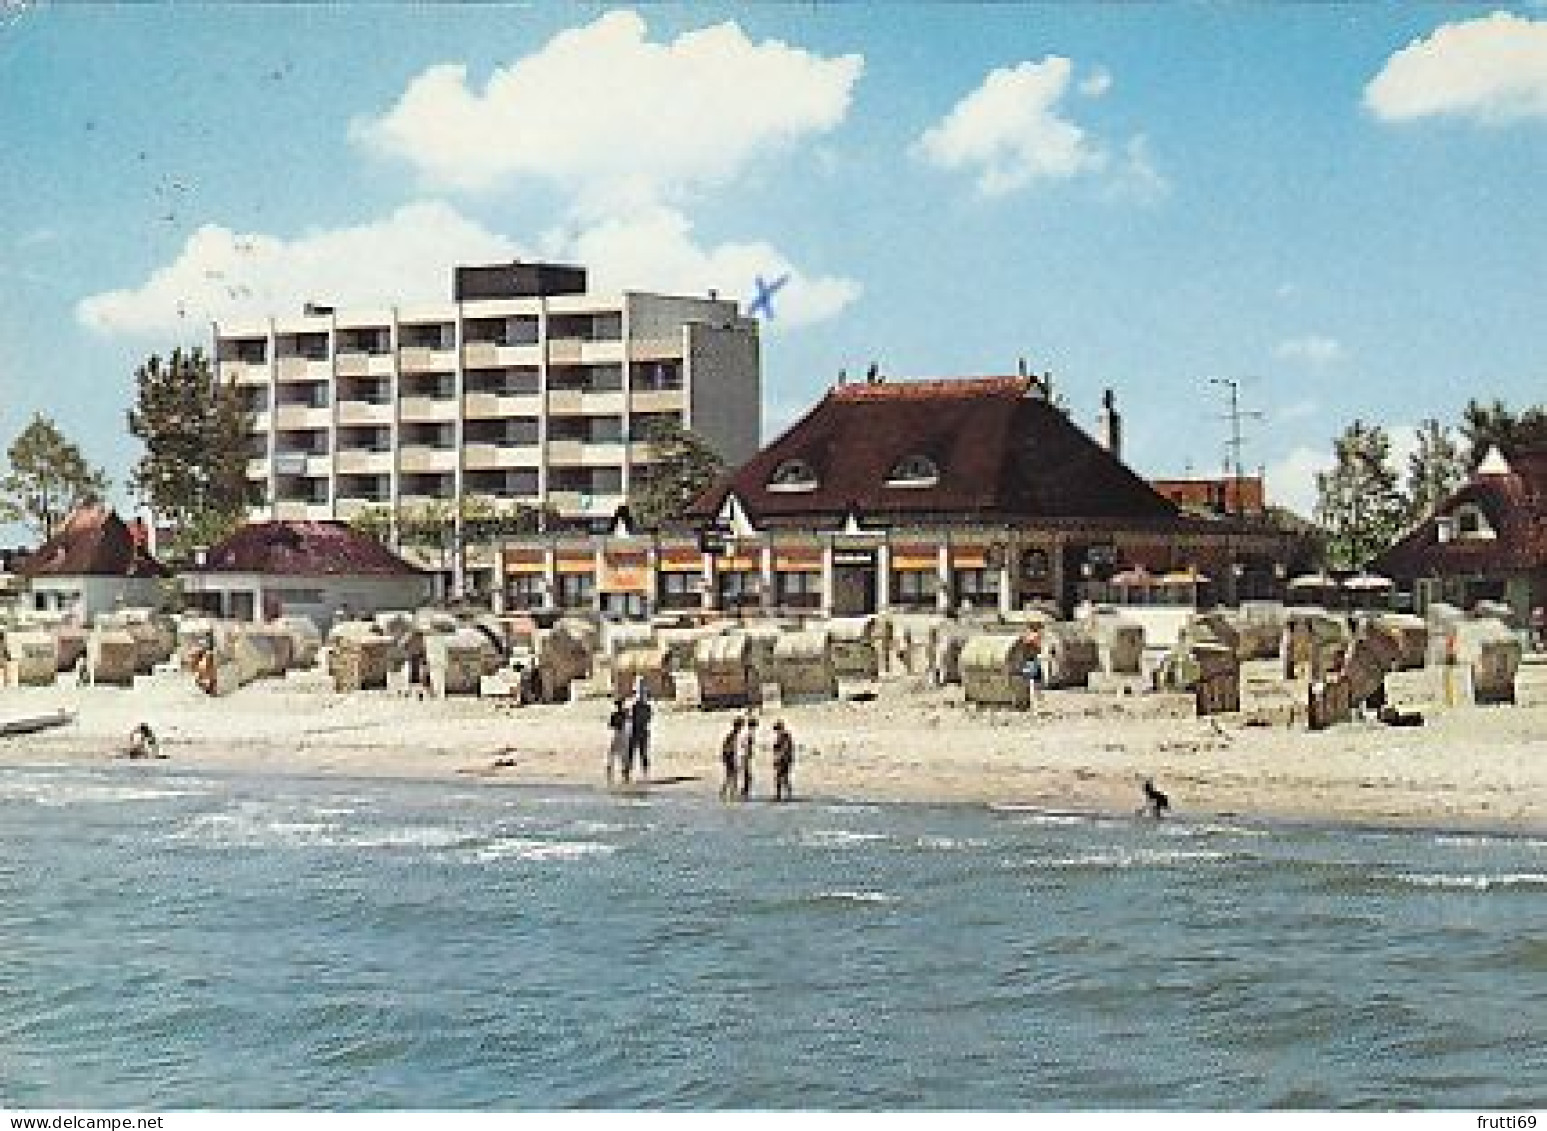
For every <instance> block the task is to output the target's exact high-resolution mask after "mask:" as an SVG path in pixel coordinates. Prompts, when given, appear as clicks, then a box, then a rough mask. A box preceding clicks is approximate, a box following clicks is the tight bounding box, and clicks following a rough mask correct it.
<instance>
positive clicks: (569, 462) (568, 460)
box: [548, 440, 585, 467]
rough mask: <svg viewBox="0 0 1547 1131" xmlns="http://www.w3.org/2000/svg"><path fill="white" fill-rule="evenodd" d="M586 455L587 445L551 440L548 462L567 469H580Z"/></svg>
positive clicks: (579, 442)
mask: <svg viewBox="0 0 1547 1131" xmlns="http://www.w3.org/2000/svg"><path fill="white" fill-rule="evenodd" d="M584 454H585V444H583V443H582V442H581V441H579V440H549V441H548V462H549V463H551V464H562V465H564V466H566V467H579V466H580V461H581V457H582V456H583V455H584Z"/></svg>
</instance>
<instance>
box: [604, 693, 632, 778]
mask: <svg viewBox="0 0 1547 1131" xmlns="http://www.w3.org/2000/svg"><path fill="white" fill-rule="evenodd" d="M607 729H608V730H609V731H611V732H612V733H611V737H610V738H608V740H607V784H608V785H611V784H612V779H613V775H614V773H616V771H617V770H618V768H619V767H621V766H622V765H623V760H624V759H625V758H626V757H627V756H628V703H627V702H626V701H625V700H624V699H623V697H622V696H621V695H620V696H618V698H617V699H616V700H614V702H613V705H612V714H610V715H608V716H607Z"/></svg>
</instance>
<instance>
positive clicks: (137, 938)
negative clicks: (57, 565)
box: [0, 762, 1547, 1111]
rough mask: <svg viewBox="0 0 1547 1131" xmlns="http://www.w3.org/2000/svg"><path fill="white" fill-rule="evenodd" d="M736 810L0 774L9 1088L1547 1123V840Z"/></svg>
mask: <svg viewBox="0 0 1547 1131" xmlns="http://www.w3.org/2000/svg"><path fill="white" fill-rule="evenodd" d="M711 789H712V784H709V783H704V782H696V783H693V782H690V783H683V784H681V785H677V786H670V787H660V788H657V789H655V790H653V791H651V792H649V793H647V794H645V795H643V796H637V797H621V796H612V795H607V794H604V793H599V792H596V793H593V792H584V791H562V790H555V789H535V788H523V787H515V786H510V785H505V784H499V783H493V782H480V781H474V780H471V779H470V780H468V781H466V782H462V781H456V782H450V783H423V782H417V783H416V782H399V781H379V780H352V779H343V778H338V777H283V776H270V775H261V776H259V775H236V774H232V775H226V774H215V773H209V772H188V771H185V770H182V769H179V768H177V767H175V765H172V764H157V765H144V764H131V763H112V764H103V765H97V766H83V765H80V764H66V765H45V764H37V765H19V764H16V763H14V762H12V763H10V764H6V765H4V766H0V1106H11V1107H59V1106H63V1107H73V1108H90V1109H188V1108H216V1109H250V1108H265V1109H267V1108H303V1109H330V1110H331V1109H384V1108H420V1109H424V1108H429V1109H489V1108H500V1109H503V1108H521V1109H533V1108H537V1109H551V1108H574V1107H581V1108H608V1109H616V1108H623V1109H639V1108H650V1109H656V1108H688V1109H705V1108H707V1109H764V1108H820V1109H938V1108H969V1109H1006V1108H1011V1109H1020V1108H1056V1109H1090V1108H1144V1109H1151V1108H1157V1109H1198V1108H1202V1109H1212V1108H1231V1109H1235V1108H1248V1109H1259V1108H1279V1107H1311V1108H1357V1109H1369V1108H1375V1109H1388V1108H1408V1107H1425V1108H1435V1107H1442V1108H1465V1109H1478V1110H1489V1111H1492V1110H1495V1109H1518V1108H1520V1107H1526V1106H1534V1107H1541V1106H1542V1105H1543V1104H1544V1103H1547V1051H1544V1049H1547V1044H1544V1041H1543V1034H1544V1033H1547V840H1543V839H1541V838H1533V837H1529V836H1522V837H1510V836H1504V835H1497V834H1493V835H1481V834H1463V833H1455V834H1445V833H1436V832H1389V831H1374V830H1358V829H1340V828H1317V827H1282V826H1278V827H1275V826H1271V825H1266V824H1260V823H1255V822H1252V821H1248V820H1235V819H1220V818H1213V819H1201V818H1200V819H1189V818H1188V817H1187V816H1186V815H1185V813H1183V814H1182V815H1180V816H1179V817H1178V818H1177V819H1176V820H1172V821H1168V822H1163V823H1159V824H1156V823H1153V822H1145V821H1137V820H1132V819H1108V818H1098V817H1090V816H1082V815H1077V814H1060V813H1050V812H1046V811H1038V810H1033V809H1022V808H1015V807H1006V808H998V809H995V808H984V807H980V806H931V805H845V804H826V803H821V802H805V803H796V804H792V805H774V804H746V805H722V804H720V803H718V802H716V801H714V800H712V799H711V798H709V797H708V793H709V791H710V790H711ZM1179 800H1181V799H1179ZM1182 805H1183V807H1185V801H1182Z"/></svg>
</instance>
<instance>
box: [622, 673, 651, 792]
mask: <svg viewBox="0 0 1547 1131" xmlns="http://www.w3.org/2000/svg"><path fill="white" fill-rule="evenodd" d="M654 714H655V708H654V707H652V706H650V698H649V696H648V695H647V694H646V692H645V689H644V688H643V687H640V688H639V689H638V690H636V691H635V692H634V703H633V705H632V706H630V707H629V709H628V744H627V746H626V747H625V750H626V751H627V753H626V754H625V755H624V757H623V780H624V781H628V780H629V778H630V776H631V775H632V774H633V772H634V755H636V754H637V755H639V772H640V775H641V776H642V777H643V778H644V779H645V780H646V781H649V780H650V719H651V716H653V715H654Z"/></svg>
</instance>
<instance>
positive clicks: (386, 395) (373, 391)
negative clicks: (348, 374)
mask: <svg viewBox="0 0 1547 1131" xmlns="http://www.w3.org/2000/svg"><path fill="white" fill-rule="evenodd" d="M338 399H339V400H340V401H349V402H352V403H357V404H374V405H384V404H391V403H392V386H391V384H390V382H388V381H387V379H386V378H384V377H377V378H370V377H366V378H359V377H354V378H345V379H344V380H342V381H340V382H339V389H338Z"/></svg>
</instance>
